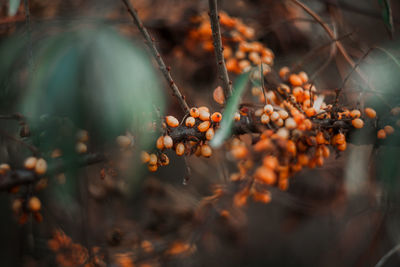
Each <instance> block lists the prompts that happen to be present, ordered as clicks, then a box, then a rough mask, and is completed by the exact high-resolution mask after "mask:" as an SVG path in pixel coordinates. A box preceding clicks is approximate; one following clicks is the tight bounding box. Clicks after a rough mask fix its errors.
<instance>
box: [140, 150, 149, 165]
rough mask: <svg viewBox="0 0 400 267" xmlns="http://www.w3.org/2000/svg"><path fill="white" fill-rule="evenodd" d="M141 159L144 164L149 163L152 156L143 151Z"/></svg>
mask: <svg viewBox="0 0 400 267" xmlns="http://www.w3.org/2000/svg"><path fill="white" fill-rule="evenodd" d="M140 159H141V160H142V162H143V163H147V162H149V160H150V155H149V153H147V152H146V151H142V152H141V153H140Z"/></svg>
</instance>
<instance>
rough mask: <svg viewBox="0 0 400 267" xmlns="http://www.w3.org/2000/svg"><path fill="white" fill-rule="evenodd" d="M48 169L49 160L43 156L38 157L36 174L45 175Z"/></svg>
mask: <svg viewBox="0 0 400 267" xmlns="http://www.w3.org/2000/svg"><path fill="white" fill-rule="evenodd" d="M46 171H47V162H46V161H45V160H44V159H42V158H40V159H38V160H37V162H36V166H35V172H36V174H37V175H43V174H45V173H46Z"/></svg>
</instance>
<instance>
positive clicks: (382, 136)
mask: <svg viewBox="0 0 400 267" xmlns="http://www.w3.org/2000/svg"><path fill="white" fill-rule="evenodd" d="M377 137H378V139H385V138H386V132H385V130H383V129H380V130H379V131H378V133H377Z"/></svg>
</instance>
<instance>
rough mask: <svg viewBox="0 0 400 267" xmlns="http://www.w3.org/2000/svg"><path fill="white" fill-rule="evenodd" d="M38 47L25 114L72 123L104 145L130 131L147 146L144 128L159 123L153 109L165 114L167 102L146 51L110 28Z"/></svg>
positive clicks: (58, 38)
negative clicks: (158, 108) (65, 119)
mask: <svg viewBox="0 0 400 267" xmlns="http://www.w3.org/2000/svg"><path fill="white" fill-rule="evenodd" d="M38 47H41V48H40V49H39V50H38V51H35V71H34V72H33V74H32V77H31V79H30V82H29V88H28V91H27V92H26V93H25V96H24V99H23V100H22V101H21V105H20V107H21V109H20V110H21V111H22V112H23V113H24V114H26V115H27V116H29V117H32V118H40V117H41V116H42V115H43V114H49V115H51V116H57V117H60V118H68V119H70V120H71V121H72V123H73V124H74V125H76V126H77V127H79V128H83V129H86V130H88V131H89V134H90V135H91V136H95V137H96V138H97V140H96V141H97V142H98V143H102V142H104V141H110V140H114V138H115V137H116V136H117V135H120V134H123V133H125V131H126V130H130V131H132V132H134V133H135V136H136V137H139V138H138V139H139V141H141V143H140V144H141V145H146V144H147V143H148V142H149V141H150V135H149V134H148V133H145V132H144V131H145V127H144V126H146V125H147V124H148V123H149V122H150V121H151V120H152V119H153V118H155V114H154V110H153V109H154V108H153V107H154V106H156V107H160V110H161V111H163V107H164V103H163V101H162V99H163V97H162V93H161V91H160V88H159V84H158V82H157V77H156V75H155V72H154V69H153V67H152V65H151V63H150V59H149V58H148V56H147V54H146V53H145V51H144V50H142V49H141V48H139V46H135V45H134V44H133V42H132V41H131V40H128V39H126V38H124V37H122V36H121V35H119V34H118V33H117V32H115V31H114V30H112V29H110V28H106V27H105V26H103V27H96V28H84V29H80V30H78V31H71V32H64V33H61V34H58V35H56V36H53V37H51V38H48V39H45V40H43V41H42V44H41V45H39V46H38ZM54 135H55V136H54ZM54 135H53V136H52V137H48V139H49V142H51V139H52V138H57V137H58V136H57V134H54Z"/></svg>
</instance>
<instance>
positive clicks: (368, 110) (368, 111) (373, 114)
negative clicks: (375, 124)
mask: <svg viewBox="0 0 400 267" xmlns="http://www.w3.org/2000/svg"><path fill="white" fill-rule="evenodd" d="M364 112H365V115H367V117H368V118H370V119H374V118H376V111H375V110H373V109H372V108H365V110H364Z"/></svg>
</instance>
